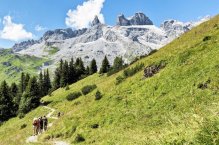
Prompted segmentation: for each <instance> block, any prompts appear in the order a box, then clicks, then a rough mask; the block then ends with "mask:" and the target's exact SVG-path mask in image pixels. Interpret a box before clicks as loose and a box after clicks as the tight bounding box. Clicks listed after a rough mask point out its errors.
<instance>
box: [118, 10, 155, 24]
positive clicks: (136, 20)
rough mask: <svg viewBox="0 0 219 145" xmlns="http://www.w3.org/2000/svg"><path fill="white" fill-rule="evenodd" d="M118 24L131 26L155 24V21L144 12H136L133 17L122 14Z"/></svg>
mask: <svg viewBox="0 0 219 145" xmlns="http://www.w3.org/2000/svg"><path fill="white" fill-rule="evenodd" d="M117 25H119V26H131V25H153V22H152V21H151V20H150V19H149V18H148V17H147V16H145V14H143V13H136V14H135V15H134V16H132V18H131V19H127V18H125V16H124V15H120V16H118V18H117Z"/></svg>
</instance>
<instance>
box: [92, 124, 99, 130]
mask: <svg viewBox="0 0 219 145" xmlns="http://www.w3.org/2000/svg"><path fill="white" fill-rule="evenodd" d="M90 127H91V128H92V129H97V128H99V124H92V125H91V126H90Z"/></svg>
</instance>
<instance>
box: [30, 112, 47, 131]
mask: <svg viewBox="0 0 219 145" xmlns="http://www.w3.org/2000/svg"><path fill="white" fill-rule="evenodd" d="M47 125H48V119H47V117H46V116H44V117H40V118H34V119H33V135H38V134H41V133H43V132H44V131H46V130H47Z"/></svg>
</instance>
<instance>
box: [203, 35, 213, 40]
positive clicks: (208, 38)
mask: <svg viewBox="0 0 219 145" xmlns="http://www.w3.org/2000/svg"><path fill="white" fill-rule="evenodd" d="M208 40H211V36H205V37H204V38H203V41H208Z"/></svg>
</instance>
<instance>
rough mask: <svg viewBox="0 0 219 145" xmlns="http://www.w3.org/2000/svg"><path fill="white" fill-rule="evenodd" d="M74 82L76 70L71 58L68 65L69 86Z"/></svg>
mask: <svg viewBox="0 0 219 145" xmlns="http://www.w3.org/2000/svg"><path fill="white" fill-rule="evenodd" d="M76 81H77V79H76V70H75V66H74V60H73V58H71V61H70V63H69V84H72V83H74V82H76Z"/></svg>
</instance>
